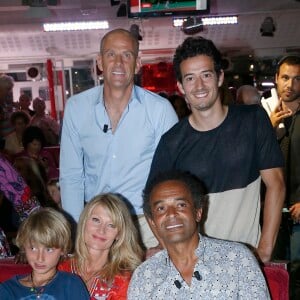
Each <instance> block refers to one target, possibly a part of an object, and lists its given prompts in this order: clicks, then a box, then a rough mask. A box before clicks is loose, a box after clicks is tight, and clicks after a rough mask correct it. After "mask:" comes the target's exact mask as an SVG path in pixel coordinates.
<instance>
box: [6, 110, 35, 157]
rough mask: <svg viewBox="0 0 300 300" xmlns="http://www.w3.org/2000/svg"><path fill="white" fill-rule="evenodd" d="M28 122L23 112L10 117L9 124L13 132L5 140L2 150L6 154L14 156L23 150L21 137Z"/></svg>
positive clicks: (27, 117) (17, 112)
mask: <svg viewBox="0 0 300 300" xmlns="http://www.w3.org/2000/svg"><path fill="white" fill-rule="evenodd" d="M29 122H30V117H29V115H27V114H26V113H25V112H23V111H16V112H14V113H12V115H11V117H10V123H11V125H12V126H13V127H14V131H13V132H12V133H10V134H9V135H8V136H6V138H5V146H4V150H6V151H7V153H8V154H10V155H14V154H16V153H19V152H21V151H22V150H24V147H23V142H22V137H23V133H24V130H25V128H26V127H27V126H28V124H29Z"/></svg>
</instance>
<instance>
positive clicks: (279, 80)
mask: <svg viewBox="0 0 300 300" xmlns="http://www.w3.org/2000/svg"><path fill="white" fill-rule="evenodd" d="M275 81H276V85H277V93H278V96H279V97H280V98H281V99H282V101H284V102H292V101H294V100H296V99H298V98H300V65H289V64H287V63H283V64H282V65H281V66H280V69H279V73H278V74H277V75H276V78H275Z"/></svg>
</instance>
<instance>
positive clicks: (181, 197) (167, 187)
mask: <svg viewBox="0 0 300 300" xmlns="http://www.w3.org/2000/svg"><path fill="white" fill-rule="evenodd" d="M150 207H151V212H152V218H151V219H150V222H151V225H152V226H153V227H154V228H155V230H156V232H157V234H158V235H159V236H160V238H161V239H162V240H163V242H164V244H165V246H166V247H168V245H171V244H174V243H184V242H189V241H190V240H193V239H198V222H199V221H200V219H201V213H202V210H201V209H200V208H199V209H196V208H195V206H194V203H193V199H192V195H191V193H190V191H189V190H188V188H187V186H186V185H185V184H184V183H183V182H181V181H177V180H168V181H165V182H162V183H160V184H158V185H157V186H155V187H154V188H153V190H152V192H151V194H150Z"/></svg>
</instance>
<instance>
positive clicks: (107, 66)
mask: <svg viewBox="0 0 300 300" xmlns="http://www.w3.org/2000/svg"><path fill="white" fill-rule="evenodd" d="M136 52H137V49H136V47H135V44H134V40H133V37H131V36H130V35H129V34H126V33H124V32H119V31H116V32H114V33H111V34H110V35H108V36H107V37H106V38H105V40H104V42H103V45H102V49H101V54H100V56H99V58H98V67H99V69H100V70H101V71H103V77H104V81H105V82H106V84H107V85H109V86H110V87H112V88H116V89H126V88H127V87H129V86H131V85H133V78H134V74H135V73H137V72H138V70H139V68H140V60H139V59H138V58H137V53H136Z"/></svg>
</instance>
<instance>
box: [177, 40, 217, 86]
mask: <svg viewBox="0 0 300 300" xmlns="http://www.w3.org/2000/svg"><path fill="white" fill-rule="evenodd" d="M197 55H207V56H210V57H211V58H212V59H213V61H214V66H215V71H216V73H217V75H218V76H219V75H220V73H221V70H222V55H221V53H220V51H219V50H218V49H217V48H216V46H215V45H214V43H213V42H212V41H211V40H208V39H205V38H203V37H201V36H197V37H188V38H186V39H185V40H184V42H183V43H182V44H181V45H179V46H178V47H177V49H176V51H175V54H174V57H173V67H174V71H175V75H176V79H177V80H178V81H179V82H180V83H182V75H181V72H180V64H181V63H182V62H183V61H184V60H186V59H188V58H192V57H195V56H197Z"/></svg>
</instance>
